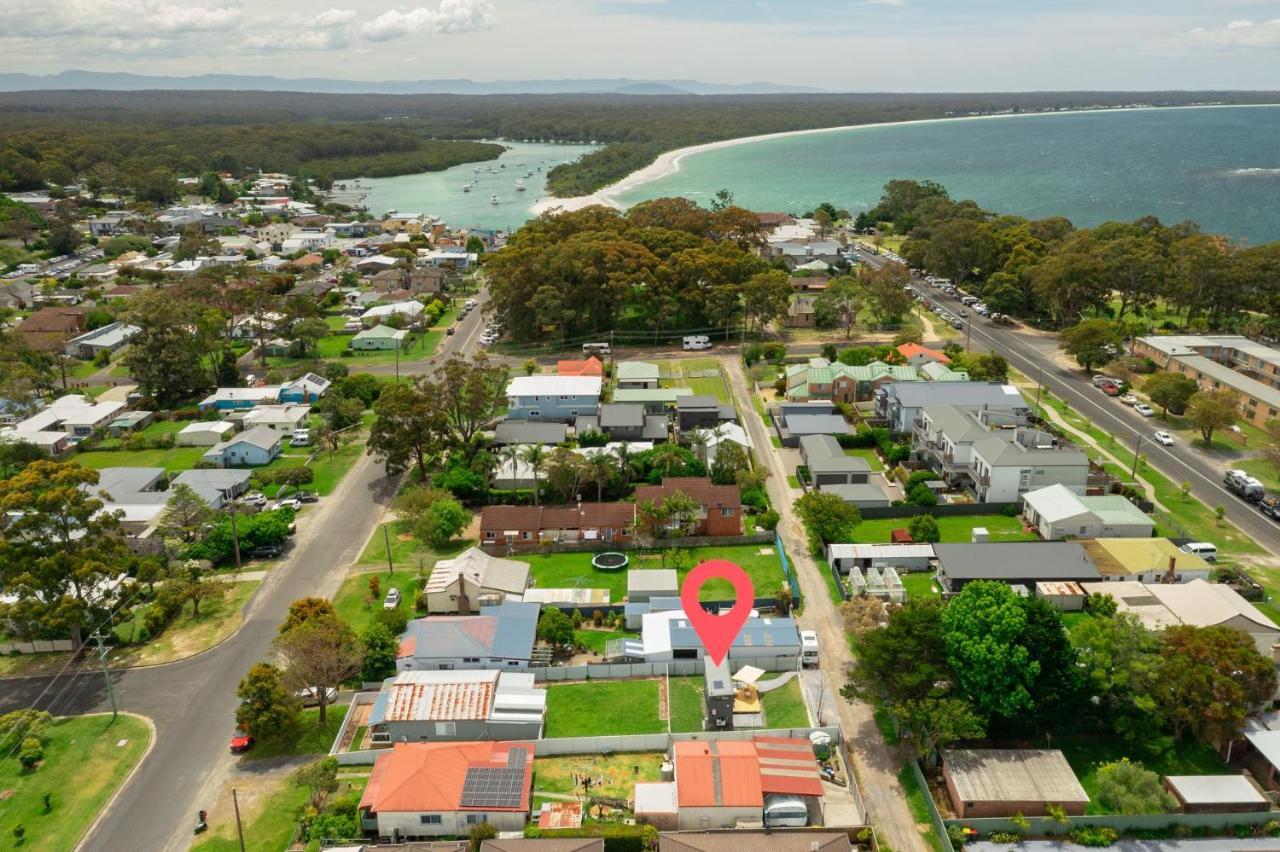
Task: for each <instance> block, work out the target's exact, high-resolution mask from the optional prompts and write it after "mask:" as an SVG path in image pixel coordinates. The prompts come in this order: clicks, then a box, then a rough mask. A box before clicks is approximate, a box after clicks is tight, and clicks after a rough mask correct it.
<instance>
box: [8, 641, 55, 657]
mask: <svg viewBox="0 0 1280 852" xmlns="http://www.w3.org/2000/svg"><path fill="white" fill-rule="evenodd" d="M72 647H73V646H72V644H71V640H70V639H32V640H31V641H30V642H23V641H21V640H15V641H13V642H0V655H8V654H49V653H52V652H54V651H70V650H71V649H72Z"/></svg>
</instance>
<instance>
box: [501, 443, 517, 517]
mask: <svg viewBox="0 0 1280 852" xmlns="http://www.w3.org/2000/svg"><path fill="white" fill-rule="evenodd" d="M522 455H523V454H522V453H521V452H520V447H518V446H516V445H515V444H508V445H507V446H505V447H503V448H502V449H501V450H499V451H498V458H500V459H501V460H502V466H503V467H505V468H510V470H511V495H512V496H511V502H512V503H514V502H516V500H515V492H516V489H517V488H518V487H519V485H520V480H519V478H518V477H517V475H516V474H517V473H519V470H518V468H519V467H520V459H521V456H522Z"/></svg>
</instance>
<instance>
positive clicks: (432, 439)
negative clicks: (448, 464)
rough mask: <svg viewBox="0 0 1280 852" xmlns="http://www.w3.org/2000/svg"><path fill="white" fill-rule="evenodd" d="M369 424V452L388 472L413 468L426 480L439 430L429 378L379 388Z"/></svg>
mask: <svg viewBox="0 0 1280 852" xmlns="http://www.w3.org/2000/svg"><path fill="white" fill-rule="evenodd" d="M373 413H374V415H375V416H374V420H373V426H372V427H370V430H369V441H368V448H369V453H370V455H372V456H374V457H375V458H377V459H379V460H380V461H382V462H383V463H384V464H386V467H387V475H388V476H391V475H394V474H397V473H400V472H401V471H404V470H406V469H408V468H409V466H410V465H412V466H414V467H416V468H417V471H418V477H419V480H420V481H422V482H426V481H427V476H428V473H429V469H430V467H431V465H432V464H433V463H434V461H435V460H436V459H437V458H438V456H439V454H440V450H441V446H440V440H439V433H440V431H441V430H442V429H443V428H444V426H443V417H442V414H441V411H440V409H439V407H438V406H437V404H436V399H435V395H434V392H433V390H432V388H431V386H430V383H429V382H426V381H425V380H423V379H419V380H418V381H417V382H415V383H413V384H394V385H391V386H389V387H387V388H386V389H385V390H383V391H382V394H381V395H380V396H379V397H378V401H377V402H376V403H374V406H373Z"/></svg>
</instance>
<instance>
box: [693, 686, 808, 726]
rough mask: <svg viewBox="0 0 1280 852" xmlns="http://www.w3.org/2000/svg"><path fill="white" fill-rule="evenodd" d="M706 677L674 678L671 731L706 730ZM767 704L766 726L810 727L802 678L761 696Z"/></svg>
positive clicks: (765, 712) (765, 707)
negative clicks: (703, 683) (704, 684)
mask: <svg viewBox="0 0 1280 852" xmlns="http://www.w3.org/2000/svg"><path fill="white" fill-rule="evenodd" d="M776 676H777V674H776V673H774V672H770V673H769V674H768V675H766V677H765V680H771V679H772V678H774V677H776ZM702 682H703V679H702V678H701V677H673V678H671V691H670V693H669V694H670V703H671V730H672V731H673V732H682V731H683V732H689V731H701V730H702V717H703V715H704V707H703V689H702ZM761 703H762V704H763V705H764V726H765V727H766V728H807V727H809V713H808V711H807V710H805V706H804V694H803V693H802V692H801V688H800V679H799V678H792V679H791V680H790V681H788V682H787V683H786V684H784V685H783V686H781V687H779V688H778V689H775V690H773V691H772V692H766V693H763V694H762V695H761Z"/></svg>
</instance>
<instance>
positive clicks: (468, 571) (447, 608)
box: [422, 547, 530, 615]
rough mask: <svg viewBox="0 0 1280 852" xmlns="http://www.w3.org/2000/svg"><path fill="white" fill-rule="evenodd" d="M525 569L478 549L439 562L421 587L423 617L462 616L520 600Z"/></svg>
mask: <svg viewBox="0 0 1280 852" xmlns="http://www.w3.org/2000/svg"><path fill="white" fill-rule="evenodd" d="M529 570H530V569H529V563H527V562H520V561H519V560H516V559H503V558H501V557H498V556H490V555H489V554H487V553H485V552H484V551H483V550H481V549H480V548H478V547H471V548H468V549H466V550H464V551H463V552H462V553H459V554H458V555H457V556H455V557H453V558H452V559H441V560H440V561H439V562H437V563H436V565H435V567H434V568H432V569H431V577H430V578H429V579H428V580H427V583H426V585H425V586H423V588H422V591H423V593H424V594H425V595H426V596H427V614H428V615H437V614H441V613H449V614H458V615H465V614H467V613H471V612H475V611H476V610H478V609H479V608H480V606H481V605H486V606H487V605H492V604H499V603H502V602H503V601H504V600H508V599H511V600H520V596H521V595H523V594H524V591H525V589H527V588H528V587H529Z"/></svg>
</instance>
